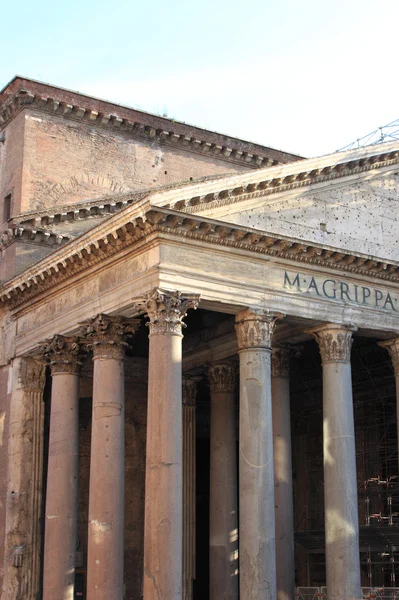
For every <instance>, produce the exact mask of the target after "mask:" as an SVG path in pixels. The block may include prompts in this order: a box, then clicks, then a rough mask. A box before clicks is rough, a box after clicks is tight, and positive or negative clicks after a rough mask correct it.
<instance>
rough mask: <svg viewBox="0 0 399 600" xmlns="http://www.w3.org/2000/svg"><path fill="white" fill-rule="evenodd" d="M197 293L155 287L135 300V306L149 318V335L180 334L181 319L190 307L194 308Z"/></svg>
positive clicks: (197, 298) (196, 303) (195, 306)
mask: <svg viewBox="0 0 399 600" xmlns="http://www.w3.org/2000/svg"><path fill="white" fill-rule="evenodd" d="M198 303H199V296H198V295H197V294H182V293H181V292H170V291H167V290H161V289H159V288H155V289H154V290H152V291H151V292H149V293H148V294H146V295H145V296H144V298H140V299H138V300H136V303H135V304H136V307H137V309H138V310H142V311H143V312H144V313H146V314H147V315H148V317H149V319H150V322H149V327H150V335H164V334H172V335H182V328H183V327H185V324H184V323H183V319H184V317H185V316H186V314H187V311H188V310H189V309H190V308H193V309H196V308H197V307H198Z"/></svg>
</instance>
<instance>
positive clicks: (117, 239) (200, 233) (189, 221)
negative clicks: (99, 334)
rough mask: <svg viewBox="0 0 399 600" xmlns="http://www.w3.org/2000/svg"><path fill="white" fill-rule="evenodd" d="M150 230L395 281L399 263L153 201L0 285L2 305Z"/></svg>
mask: <svg viewBox="0 0 399 600" xmlns="http://www.w3.org/2000/svg"><path fill="white" fill-rule="evenodd" d="M153 235H168V236H174V237H176V238H184V239H190V240H194V241H197V242H202V243H206V244H214V245H215V244H216V245H218V246H221V247H228V248H236V249H238V250H244V251H248V252H253V253H256V254H261V255H268V256H271V257H274V258H278V259H288V260H291V261H296V262H298V263H304V264H309V265H315V266H317V267H325V268H328V269H334V270H338V271H341V272H344V273H345V272H346V273H351V274H356V275H361V276H367V277H370V276H372V277H374V278H376V279H379V280H383V281H387V282H393V283H399V265H398V264H397V263H393V262H387V261H383V260H377V259H372V258H370V257H369V256H367V255H361V254H357V253H356V254H355V253H353V252H346V251H338V250H336V249H334V248H328V247H325V246H321V245H316V244H310V243H307V242H304V241H303V240H297V239H293V238H288V237H284V236H279V235H276V234H269V233H266V232H262V231H259V230H255V229H251V228H247V227H242V226H239V225H237V226H236V225H231V224H227V223H223V222H221V221H215V220H211V219H207V218H201V217H200V216H197V215H187V214H185V213H179V212H176V211H171V210H167V209H165V208H159V207H156V206H151V205H150V204H149V203H148V202H147V203H142V204H141V206H138V207H134V210H133V207H132V210H131V211H130V210H129V211H124V212H122V213H120V214H117V215H115V216H114V217H111V218H110V219H109V220H107V221H106V222H104V223H101V225H99V226H98V227H95V228H93V229H91V230H90V231H89V232H87V233H86V234H83V235H82V236H80V237H79V238H77V239H75V240H73V241H72V242H70V243H68V244H66V245H65V246H63V247H61V248H60V249H59V250H57V251H55V252H54V253H52V254H51V255H50V256H49V257H47V258H45V259H43V260H42V261H40V262H39V263H37V264H36V265H33V266H32V267H31V268H29V269H27V270H26V271H25V272H23V273H22V274H21V275H18V276H17V277H15V278H13V279H12V280H10V281H9V282H7V283H5V284H4V285H3V286H2V288H0V306H1V304H2V305H8V306H10V307H11V308H14V307H17V306H20V305H21V304H23V303H24V302H26V301H28V300H30V299H31V298H33V297H35V296H37V295H39V294H41V293H42V292H44V291H46V290H48V289H50V288H51V287H52V286H54V285H57V284H58V283H60V282H63V281H65V280H67V279H69V278H71V277H73V276H75V275H77V274H79V273H81V272H83V271H84V270H86V269H89V268H91V267H93V266H95V265H96V264H98V263H100V262H102V261H104V260H107V259H108V258H111V257H113V256H114V255H115V254H117V253H118V252H120V251H121V250H123V249H125V248H127V247H129V246H134V245H135V244H136V243H137V242H139V241H141V240H144V239H145V238H149V237H150V236H153Z"/></svg>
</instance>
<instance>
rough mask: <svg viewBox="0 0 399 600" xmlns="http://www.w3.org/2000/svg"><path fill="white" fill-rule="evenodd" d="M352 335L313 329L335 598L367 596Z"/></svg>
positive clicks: (330, 588) (330, 585)
mask: <svg viewBox="0 0 399 600" xmlns="http://www.w3.org/2000/svg"><path fill="white" fill-rule="evenodd" d="M351 332H352V330H351V329H350V328H345V327H343V326H340V325H325V326H322V327H320V328H318V329H316V330H314V331H313V333H314V336H315V337H316V339H317V340H318V342H319V346H320V352H321V355H322V361H323V459H324V506H325V530H326V574H327V594H328V599H329V600H358V599H360V598H361V597H362V594H361V588H360V556H359V523H358V505H357V479H356V451H355V429H354V421H353V400H352V376H351V365H350V349H351V345H352V339H351V338H352V333H351Z"/></svg>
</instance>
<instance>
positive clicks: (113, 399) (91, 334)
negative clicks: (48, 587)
mask: <svg viewBox="0 0 399 600" xmlns="http://www.w3.org/2000/svg"><path fill="white" fill-rule="evenodd" d="M138 324H139V323H138V322H137V321H127V320H125V319H123V318H122V317H117V316H114V317H111V316H107V315H98V316H97V317H96V318H95V319H93V320H91V321H89V322H88V323H87V325H86V326H87V335H88V339H89V341H90V343H91V345H92V348H93V361H94V369H93V416H92V429H91V455H90V492H89V534H88V558H87V598H88V600H109V599H110V598H112V600H122V599H123V596H124V586H123V578H124V560H123V559H124V525H125V524H124V516H125V393H124V362H123V358H124V346H125V345H126V344H124V342H123V337H124V335H125V334H126V333H127V332H131V333H134V331H135V330H136V329H137V327H138Z"/></svg>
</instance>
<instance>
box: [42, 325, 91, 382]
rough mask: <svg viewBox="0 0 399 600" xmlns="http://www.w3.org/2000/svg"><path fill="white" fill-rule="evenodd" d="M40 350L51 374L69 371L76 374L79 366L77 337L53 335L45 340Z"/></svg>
mask: <svg viewBox="0 0 399 600" xmlns="http://www.w3.org/2000/svg"><path fill="white" fill-rule="evenodd" d="M42 351H43V354H44V356H45V357H46V360H47V362H48V363H49V365H50V368H51V374H52V375H56V374H57V373H70V374H73V375H77V374H78V373H79V369H80V366H81V364H82V363H81V361H80V358H81V348H80V346H79V339H78V338H77V337H65V336H63V335H55V336H54V337H53V338H52V339H51V340H46V341H45V342H44V344H43V346H42Z"/></svg>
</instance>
